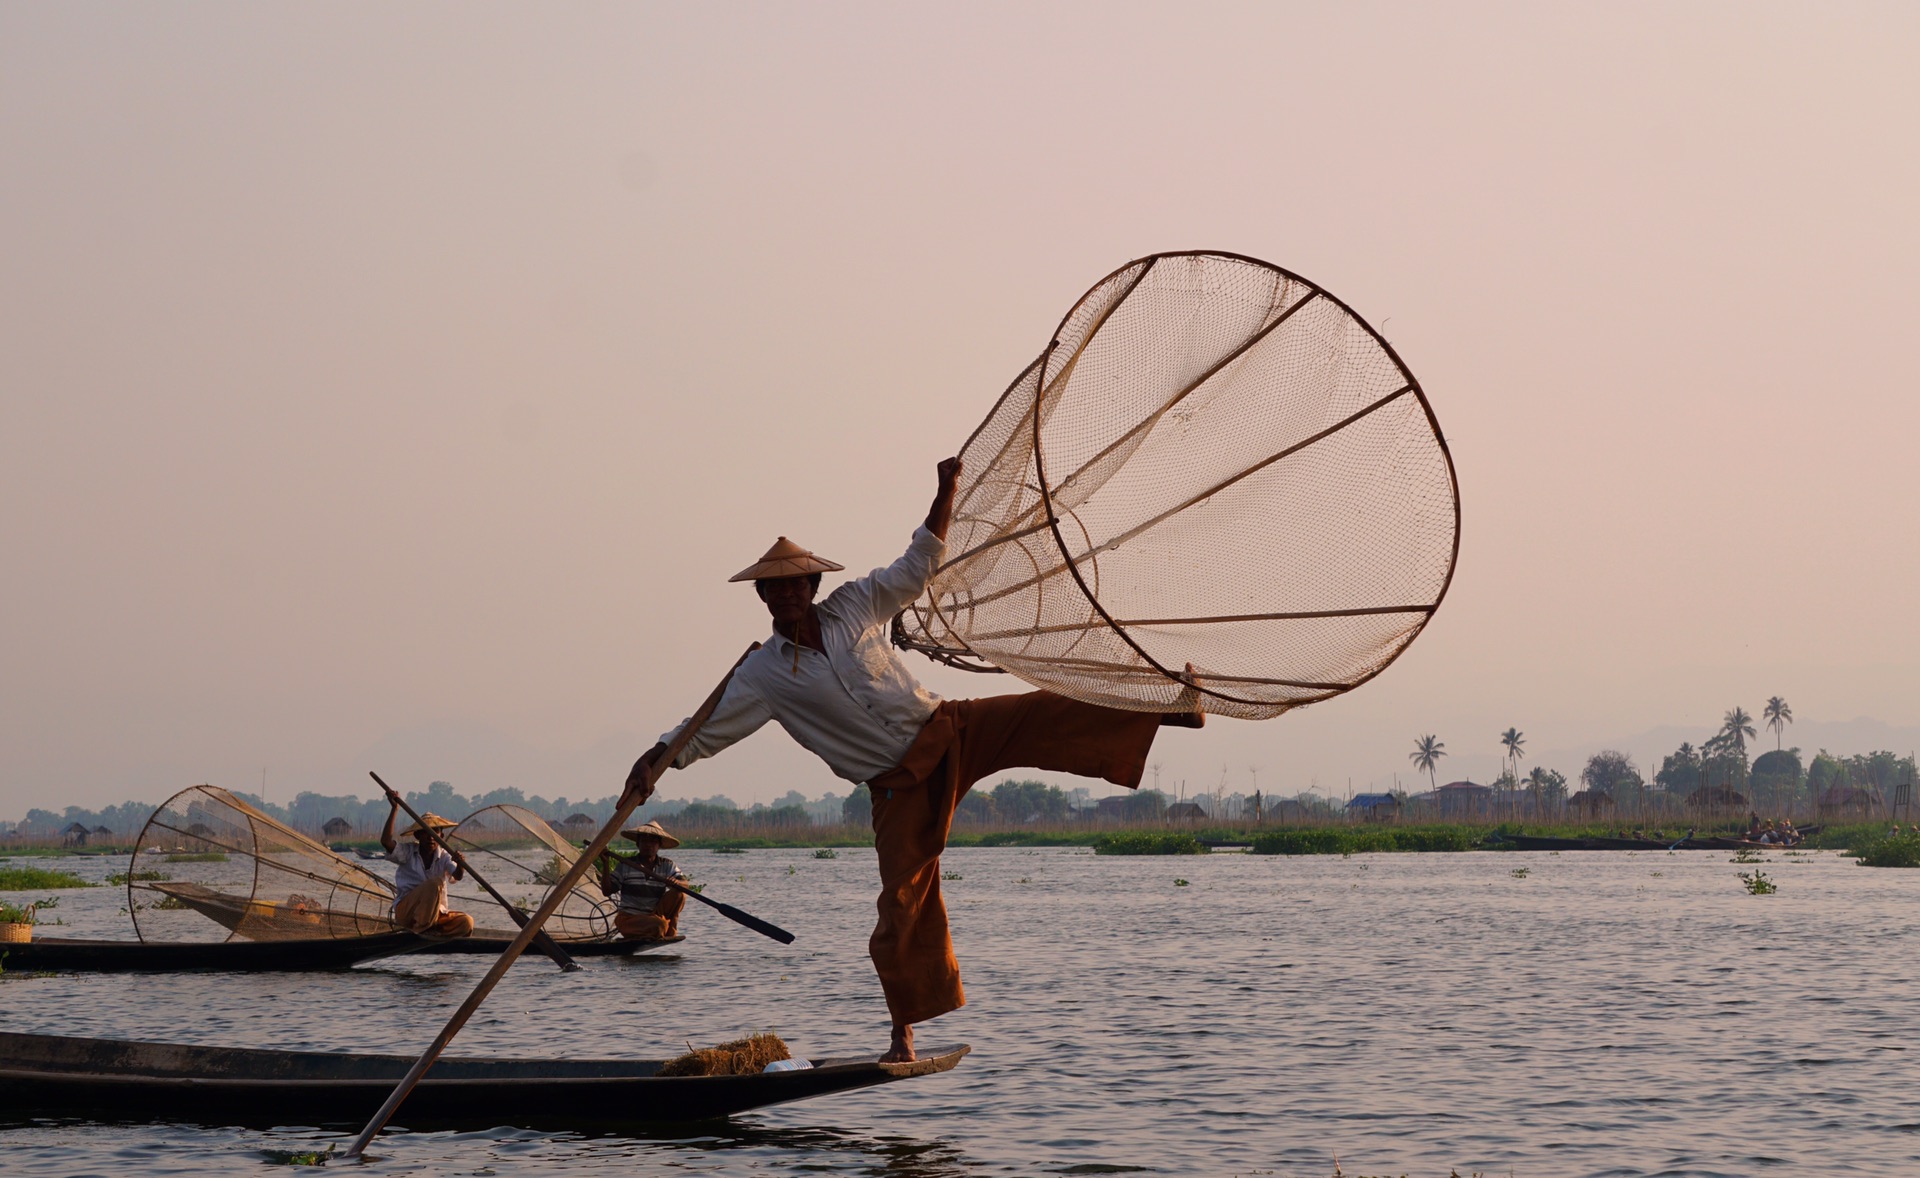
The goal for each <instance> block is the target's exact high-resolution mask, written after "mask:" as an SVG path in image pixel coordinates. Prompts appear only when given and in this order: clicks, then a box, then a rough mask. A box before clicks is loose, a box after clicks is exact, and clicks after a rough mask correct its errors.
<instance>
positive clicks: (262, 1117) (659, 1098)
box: [0, 1032, 968, 1128]
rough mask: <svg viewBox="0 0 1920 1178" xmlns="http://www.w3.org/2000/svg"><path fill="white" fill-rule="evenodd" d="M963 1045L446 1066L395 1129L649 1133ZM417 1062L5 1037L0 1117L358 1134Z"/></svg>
mask: <svg viewBox="0 0 1920 1178" xmlns="http://www.w3.org/2000/svg"><path fill="white" fill-rule="evenodd" d="M967 1051H968V1048H967V1047H965V1046H964V1045H963V1046H960V1047H954V1048H948V1049H944V1050H941V1051H937V1052H932V1053H929V1054H928V1055H926V1056H924V1057H923V1058H921V1059H918V1060H916V1061H914V1062H913V1063H908V1064H883V1063H879V1062H877V1061H876V1060H875V1059H873V1058H852V1059H848V1058H838V1059H817V1060H814V1061H813V1064H814V1066H813V1067H811V1068H805V1069H800V1070H797V1071H786V1072H768V1073H759V1074H754V1075H746V1076H671V1077H667V1076H659V1075H656V1074H655V1073H656V1072H657V1071H658V1070H659V1068H660V1065H661V1061H659V1060H614V1059H583V1060H564V1059H562V1060H553V1059H490V1058H477V1057H448V1058H444V1059H442V1060H440V1061H439V1062H438V1063H436V1064H435V1065H434V1067H433V1069H432V1070H431V1071H429V1072H428V1073H427V1075H426V1077H425V1078H424V1079H423V1080H421V1082H420V1084H419V1086H418V1087H417V1088H415V1089H414V1091H413V1093H412V1094H411V1095H409V1096H408V1097H407V1100H406V1102H405V1103H404V1104H402V1105H401V1106H400V1109H399V1112H398V1113H397V1114H396V1116H395V1122H394V1123H395V1124H397V1125H403V1126H407V1127H425V1126H429V1125H431V1126H445V1127H468V1128H488V1127H492V1126H497V1125H526V1126H529V1127H534V1126H540V1125H551V1124H563V1125H568V1126H584V1125H607V1126H614V1125H652V1124H679V1123H686V1122H692V1121H703V1120H711V1119H714V1118H718V1117H725V1116H729V1115H731V1114H734V1113H739V1112H745V1111H747V1110H748V1109H755V1108H763V1107H765V1106H767V1105H773V1104H783V1103H786V1102H788V1101H793V1100H805V1099H808V1098H811V1097H815V1096H825V1095H829V1094H831V1093H835V1092H847V1091H852V1090H855V1089H859V1088H869V1087H872V1086H874V1085H876V1084H886V1083H891V1082H893V1081H895V1080H903V1079H908V1078H911V1077H915V1076H924V1075H932V1074H935V1073H938V1072H944V1071H948V1070H951V1069H952V1068H953V1067H954V1065H955V1064H957V1063H959V1062H960V1059H961V1057H962V1056H964V1055H966V1054H967ZM412 1064H413V1058H412V1057H411V1056H404V1055H358V1054H352V1055H349V1054H341V1053H333V1052H321V1051H264V1050H257V1049H251V1048H228V1047H194V1046H187V1045H183V1044H171V1043H138V1042H126V1041H123V1040H118V1039H79V1038H71V1037H67V1036H60V1035H28V1034H17V1033H8V1032H0V1108H5V1109H7V1110H8V1111H9V1113H12V1114H14V1115H16V1116H20V1117H25V1116H46V1115H60V1116H80V1117H87V1118H90V1119H95V1120H103V1121H110V1122H114V1121H122V1122H123V1121H146V1120H153V1119H156V1118H164V1119H180V1118H184V1119H187V1120H189V1121H193V1122H196V1123H209V1124H220V1125H230V1124H263V1125H287V1124H332V1123H342V1124H356V1125H357V1124H358V1123H360V1122H362V1121H364V1120H365V1118H366V1117H367V1116H368V1115H369V1114H370V1113H371V1112H372V1111H373V1110H374V1109H376V1108H378V1107H379V1106H380V1103H381V1102H382V1101H383V1100H385V1099H386V1097H387V1095H388V1094H389V1093H390V1092H392V1090H393V1087H394V1085H395V1084H396V1083H397V1082H398V1081H399V1080H400V1079H401V1077H403V1076H404V1075H405V1074H406V1072H407V1070H408V1068H409V1067H411V1066H412Z"/></svg>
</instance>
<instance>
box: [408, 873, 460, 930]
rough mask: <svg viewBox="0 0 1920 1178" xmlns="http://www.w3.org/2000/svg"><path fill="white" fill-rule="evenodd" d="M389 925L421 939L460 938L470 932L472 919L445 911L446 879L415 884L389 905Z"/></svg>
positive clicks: (443, 877) (458, 913) (442, 877)
mask: <svg viewBox="0 0 1920 1178" xmlns="http://www.w3.org/2000/svg"><path fill="white" fill-rule="evenodd" d="M393 922H394V923H395V924H397V925H399V926H400V927H401V928H403V929H406V930H407V931H408V932H412V933H419V934H420V935H421V936H423V937H464V936H466V935H468V934H469V933H471V932H473V917H471V916H468V915H467V914H466V913H464V912H450V911H448V910H447V877H446V876H444V875H443V876H440V877H439V878H437V879H430V880H428V881H427V882H425V883H423V884H417V885H415V886H414V887H413V888H412V889H410V890H409V891H408V892H407V894H406V895H404V896H402V897H400V898H399V899H398V900H395V901H394V902H393Z"/></svg>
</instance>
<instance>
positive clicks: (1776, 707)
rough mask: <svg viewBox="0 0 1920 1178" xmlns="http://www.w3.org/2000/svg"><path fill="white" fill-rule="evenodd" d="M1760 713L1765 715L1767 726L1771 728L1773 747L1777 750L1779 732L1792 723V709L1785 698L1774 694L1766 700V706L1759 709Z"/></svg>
mask: <svg viewBox="0 0 1920 1178" xmlns="http://www.w3.org/2000/svg"><path fill="white" fill-rule="evenodd" d="M1760 714H1761V715H1762V716H1765V717H1766V720H1767V727H1769V728H1771V729H1773V748H1774V751H1775V752H1778V751H1779V750H1780V733H1781V732H1782V731H1784V730H1785V729H1786V726H1787V725H1789V724H1791V723H1793V709H1792V708H1790V707H1788V706H1787V701H1786V700H1784V699H1781V698H1780V697H1779V696H1777V695H1776V696H1774V697H1773V698H1772V699H1770V700H1768V701H1767V706H1766V707H1764V708H1761V709H1760ZM1796 747H1798V746H1796Z"/></svg>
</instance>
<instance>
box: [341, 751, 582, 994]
mask: <svg viewBox="0 0 1920 1178" xmlns="http://www.w3.org/2000/svg"><path fill="white" fill-rule="evenodd" d="M367 776H368V777H371V778H373V782H374V784H375V785H377V786H379V787H380V788H381V789H383V790H385V791H387V796H388V797H390V798H392V799H393V804H394V805H396V806H398V807H400V808H401V809H402V810H405V811H406V812H407V817H409V818H411V819H413V822H414V825H415V826H418V827H419V828H420V829H421V830H424V831H426V832H427V837H428V838H430V839H432V840H433V845H434V846H436V847H439V848H440V849H441V850H443V851H445V852H446V853H447V854H449V855H451V856H452V857H453V861H454V863H455V864H456V865H458V866H459V868H460V870H462V871H464V872H466V873H467V874H468V875H470V876H472V877H473V882H474V883H477V884H479V885H480V886H481V887H483V888H485V889H486V892H487V895H489V896H492V897H493V898H494V899H496V900H498V901H499V902H500V907H502V908H505V909H506V910H507V915H508V916H511V917H512V918H513V923H515V924H517V925H519V926H520V927H521V928H526V927H527V914H526V913H524V912H522V911H520V910H519V909H518V908H515V907H514V906H513V905H512V904H511V903H509V902H508V901H507V898H506V897H505V896H503V895H501V894H500V893H499V892H496V891H494V889H493V885H492V884H490V883H488V882H487V881H486V880H485V879H482V878H481V876H480V873H479V872H477V871H475V870H474V869H473V864H471V863H469V862H467V860H466V856H464V855H462V854H461V853H460V852H458V851H456V850H454V849H453V844H451V843H449V842H448V841H447V840H445V839H443V838H441V837H440V832H439V831H437V830H435V829H434V828H433V827H431V826H428V825H427V820H426V819H424V818H422V817H420V815H419V813H418V812H417V811H415V810H414V808H413V807H412V806H409V805H407V799H405V798H403V797H401V796H400V795H399V794H398V793H396V792H395V791H394V788H393V787H392V786H390V785H388V784H387V783H386V782H384V781H382V780H380V775H379V774H378V773H373V772H369V773H368V774H367ZM533 943H534V944H536V945H538V946H540V952H542V953H545V954H546V955H547V956H548V957H551V958H553V963H554V964H555V965H557V966H559V967H560V968H561V969H563V970H565V971H566V972H568V973H578V972H579V971H580V963H579V962H577V961H575V960H574V959H573V958H572V957H570V956H568V955H567V951H566V950H565V949H562V948H561V947H560V946H559V944H557V943H556V942H555V941H554V939H553V938H552V937H549V936H548V935H547V934H546V933H544V932H542V933H539V934H538V935H536V936H535V937H534V938H533Z"/></svg>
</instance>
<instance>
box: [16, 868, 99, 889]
mask: <svg viewBox="0 0 1920 1178" xmlns="http://www.w3.org/2000/svg"><path fill="white" fill-rule="evenodd" d="M93 886H94V885H93V884H90V883H88V882H87V881H86V880H84V879H81V878H80V877H79V876H77V875H74V874H73V873H72V872H68V871H48V870H47V869H46V868H44V867H0V892H37V891H40V890H42V889H44V888H90V887H93Z"/></svg>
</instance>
